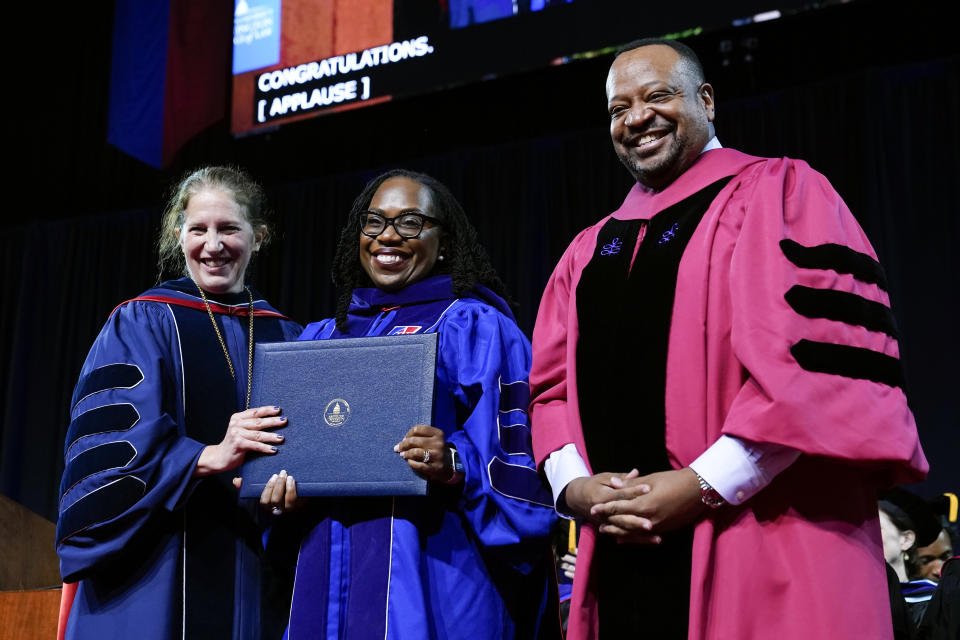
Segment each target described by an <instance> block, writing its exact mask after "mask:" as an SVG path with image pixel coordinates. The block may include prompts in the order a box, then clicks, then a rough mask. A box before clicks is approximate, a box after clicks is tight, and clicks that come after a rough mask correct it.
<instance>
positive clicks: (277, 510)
mask: <svg viewBox="0 0 960 640" xmlns="http://www.w3.org/2000/svg"><path fill="white" fill-rule="evenodd" d="M270 513H272V514H273V515H275V516H278V515H280V514H281V513H283V509H281V508H280V507H274V508H273V509H271V510H270Z"/></svg>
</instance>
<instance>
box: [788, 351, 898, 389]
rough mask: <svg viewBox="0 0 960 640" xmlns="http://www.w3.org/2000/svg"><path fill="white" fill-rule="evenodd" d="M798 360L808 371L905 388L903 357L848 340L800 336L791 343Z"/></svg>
mask: <svg viewBox="0 0 960 640" xmlns="http://www.w3.org/2000/svg"><path fill="white" fill-rule="evenodd" d="M790 353H791V354H792V355H793V357H794V359H795V360H796V361H797V363H798V364H799V365H800V366H801V367H803V368H804V369H806V370H807V371H814V372H818V373H831V374H834V375H838V376H845V377H847V378H855V379H858V380H871V381H873V382H879V383H881V384H885V385H887V386H890V387H898V388H900V389H902V388H903V369H902V368H901V367H900V361H899V360H898V359H897V358H893V357H891V356H888V355H886V354H884V353H879V352H877V351H872V350H870V349H864V348H862V347H851V346H848V345H845V344H831V343H828V342H814V341H812V340H801V341H800V342H798V343H797V344H795V345H793V346H792V347H790Z"/></svg>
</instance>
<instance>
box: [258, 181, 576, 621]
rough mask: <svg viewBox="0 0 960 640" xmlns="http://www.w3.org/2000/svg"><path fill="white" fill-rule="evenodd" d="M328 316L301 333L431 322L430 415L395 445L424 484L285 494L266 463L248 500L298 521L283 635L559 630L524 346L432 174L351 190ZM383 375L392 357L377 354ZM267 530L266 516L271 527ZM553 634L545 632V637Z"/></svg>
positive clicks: (399, 331)
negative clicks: (357, 492) (390, 491)
mask: <svg viewBox="0 0 960 640" xmlns="http://www.w3.org/2000/svg"><path fill="white" fill-rule="evenodd" d="M334 282H335V284H336V285H337V287H338V289H339V292H340V297H339V303H338V307H337V312H336V317H335V318H330V319H327V320H323V321H321V322H316V323H313V324H311V325H309V326H308V327H307V328H306V330H305V331H304V333H303V335H302V336H301V339H303V340H314V339H316V340H325V339H336V338H347V337H364V336H386V335H410V334H417V333H432V332H435V333H437V334H439V343H438V353H437V368H436V385H435V389H436V391H435V395H436V399H435V405H434V420H433V422H434V424H433V425H432V426H431V425H411V428H410V430H409V431H408V432H407V433H406V435H405V436H404V437H403V439H402V440H400V442H399V443H398V444H397V446H396V448H395V451H396V452H397V454H398V455H400V456H401V457H403V458H404V459H405V460H406V461H407V463H408V464H409V465H410V467H411V468H412V469H413V470H414V471H415V472H417V473H419V474H420V475H422V476H424V477H425V478H427V480H428V481H429V482H430V490H429V492H428V495H427V496H426V497H421V496H417V497H395V498H391V497H385V498H343V499H316V500H313V501H310V502H309V504H307V505H304V504H303V503H304V502H305V501H302V500H301V502H300V503H297V502H296V486H295V482H294V480H293V479H291V478H290V477H285V476H284V475H283V474H278V475H277V476H275V477H274V479H271V481H270V482H268V484H267V487H266V489H265V490H264V492H263V495H262V497H261V503H262V504H264V506H267V507H272V508H273V509H274V512H275V513H277V512H280V511H285V510H289V509H291V508H293V507H301V506H304V507H305V508H303V509H301V510H300V511H299V513H297V514H295V515H294V516H285V517H289V518H291V519H293V520H299V521H300V523H301V524H305V525H306V526H305V530H306V531H307V533H306V534H305V535H304V536H303V538H302V541H301V542H300V546H299V557H298V561H297V567H296V581H295V585H294V592H293V604H292V607H291V613H290V626H289V629H288V635H289V637H290V638H291V639H296V638H329V639H335V638H336V639H344V640H353V639H359V638H386V639H399V640H403V639H408V638H409V639H412V638H417V639H438V640H440V639H442V640H456V639H458V638H464V639H465V638H470V639H472V640H477V639H480V638H490V639H493V638H496V639H497V640H500V639H504V638H506V639H509V638H534V637H538V635H539V637H549V636H550V634H551V633H554V634H555V633H557V632H558V623H557V608H556V586H555V585H553V586H552V587H551V586H548V573H550V574H552V572H553V567H552V555H551V551H550V545H549V534H550V530H551V526H552V524H553V522H554V517H555V516H554V510H553V500H552V497H551V494H550V492H549V490H547V488H546V487H545V485H544V484H543V483H542V481H541V479H540V477H539V476H538V474H537V471H536V469H535V466H534V462H533V458H532V453H531V449H530V429H529V422H528V419H527V405H528V403H529V388H528V384H527V375H528V373H529V369H530V345H529V342H528V340H527V338H526V337H525V336H524V335H523V333H522V332H521V331H520V329H519V328H518V327H517V324H516V321H515V320H514V318H513V313H512V312H511V310H510V307H509V305H508V304H507V303H506V302H505V301H504V298H503V295H504V294H503V291H504V286H503V283H502V281H501V280H500V278H499V277H498V276H497V275H496V273H495V272H494V270H493V268H492V267H491V265H490V263H489V260H488V259H487V257H486V253H485V252H484V251H483V249H482V248H481V247H480V246H479V244H478V243H477V240H476V233H475V232H474V230H473V228H472V227H471V226H470V224H469V222H468V221H467V219H466V216H465V214H464V213H463V209H462V208H461V207H460V205H459V204H458V203H457V201H456V200H455V199H454V198H453V196H452V195H451V194H450V192H449V191H448V190H447V189H446V187H444V186H443V185H442V184H440V183H439V182H437V181H436V180H434V179H433V178H430V177H429V176H425V175H422V174H416V173H411V172H407V171H399V170H398V171H391V172H389V173H387V174H384V175H382V176H380V177H378V178H376V179H374V180H373V181H371V182H370V183H369V184H368V185H367V186H366V188H365V189H364V190H363V192H362V193H361V194H360V196H359V197H358V198H357V200H356V201H355V203H354V206H353V209H352V211H351V212H350V215H349V217H348V219H347V223H346V225H345V227H344V229H343V231H342V233H341V236H340V245H339V248H338V250H337V255H336V258H335V259H334ZM383 369H384V375H383V379H382V380H377V381H371V384H383V385H389V384H392V382H393V381H394V380H396V379H397V378H399V377H402V376H403V375H404V372H403V371H402V370H396V369H394V368H392V367H391V363H389V362H385V363H383ZM278 528H280V527H279V526H278ZM552 637H557V636H556V635H553V636H552Z"/></svg>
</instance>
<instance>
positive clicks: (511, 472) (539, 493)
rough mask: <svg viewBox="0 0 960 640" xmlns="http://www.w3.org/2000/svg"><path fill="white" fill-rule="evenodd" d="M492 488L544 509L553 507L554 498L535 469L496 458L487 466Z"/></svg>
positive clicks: (509, 496)
mask: <svg viewBox="0 0 960 640" xmlns="http://www.w3.org/2000/svg"><path fill="white" fill-rule="evenodd" d="M487 473H488V475H489V478H490V487H491V488H493V490H494V491H496V492H497V493H499V494H501V495H505V496H507V497H508V498H514V499H515V500H524V501H526V502H532V503H533V504H539V505H542V506H544V507H550V508H552V507H553V496H552V495H550V492H549V491H548V490H547V489H545V488H544V485H543V481H542V480H541V479H540V475H539V474H538V473H537V471H536V470H535V469H531V468H530V467H527V466H524V465H519V464H510V463H509V462H504V461H503V460H501V459H500V458H494V459H492V460H491V461H490V464H488V465H487Z"/></svg>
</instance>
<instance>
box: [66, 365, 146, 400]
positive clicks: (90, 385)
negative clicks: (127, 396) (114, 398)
mask: <svg viewBox="0 0 960 640" xmlns="http://www.w3.org/2000/svg"><path fill="white" fill-rule="evenodd" d="M142 381H143V372H142V371H140V367H138V366H136V365H134V364H126V363H124V362H117V363H114V364H106V365H103V366H102V367H97V368H96V369H94V370H93V371H91V372H90V373H88V374H87V375H85V376H83V378H81V379H80V382H78V383H77V390H76V392H75V393H74V396H73V397H74V398H76V399H77V400H76V402H74V403H73V406H77V404H78V403H79V402H80V401H81V400H83V399H84V398H86V397H88V396H92V395H93V394H95V393H100V392H102V391H108V390H110V389H132V388H133V387H135V386H137V385H138V384H140V383H141V382H142Z"/></svg>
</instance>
